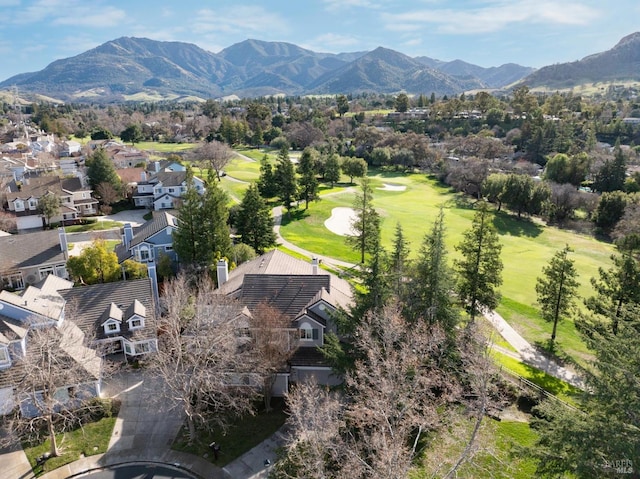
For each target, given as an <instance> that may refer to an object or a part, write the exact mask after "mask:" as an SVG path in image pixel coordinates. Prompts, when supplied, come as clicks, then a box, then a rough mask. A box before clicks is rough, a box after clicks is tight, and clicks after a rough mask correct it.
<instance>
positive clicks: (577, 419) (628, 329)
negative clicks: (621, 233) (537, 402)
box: [529, 308, 640, 479]
mask: <svg viewBox="0 0 640 479" xmlns="http://www.w3.org/2000/svg"><path fill="white" fill-rule="evenodd" d="M622 318H623V321H621V322H620V330H619V332H618V334H617V335H615V334H612V333H611V332H610V331H589V332H588V334H584V339H585V341H586V343H587V346H588V347H589V350H591V351H593V352H594V354H595V357H596V359H595V361H593V370H590V369H588V370H586V374H587V388H586V389H587V391H588V392H585V393H584V394H583V396H582V398H581V399H582V400H581V403H580V411H575V410H573V409H568V408H566V407H565V406H563V405H560V404H559V403H558V402H556V401H545V402H544V403H543V404H542V405H541V406H538V407H537V408H536V410H535V414H534V416H533V418H534V419H533V421H532V423H531V426H532V428H533V429H535V430H536V431H537V432H538V440H537V442H536V444H535V445H534V446H532V447H531V448H530V449H529V452H530V454H531V455H532V456H533V457H534V458H535V459H537V461H536V463H537V468H538V470H537V471H536V477H580V478H589V479H591V478H593V479H599V478H603V477H630V478H631V477H636V476H637V471H638V460H639V459H638V458H640V434H639V433H638V431H640V415H639V414H638V411H640V381H638V377H639V376H640V311H639V310H638V309H637V308H631V309H628V310H625V311H624V313H623V315H622ZM609 320H610V321H613V318H609Z"/></svg>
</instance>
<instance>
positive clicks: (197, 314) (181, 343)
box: [149, 275, 260, 441]
mask: <svg viewBox="0 0 640 479" xmlns="http://www.w3.org/2000/svg"><path fill="white" fill-rule="evenodd" d="M213 291H214V285H213V283H212V282H211V280H210V279H209V278H208V277H204V278H202V279H200V280H199V281H198V282H197V283H196V284H189V281H188V280H187V278H186V277H185V276H184V275H179V276H178V277H177V278H175V279H173V280H172V281H169V282H168V283H167V285H166V287H165V294H164V298H163V299H164V307H165V314H164V316H163V317H162V319H161V320H160V334H159V338H158V340H159V345H158V346H159V347H158V349H159V351H158V353H157V354H156V355H154V357H153V359H152V360H151V361H149V371H150V372H151V373H152V374H153V375H154V376H156V377H158V378H159V379H161V380H162V381H163V382H164V383H165V387H164V388H161V390H160V391H159V396H161V397H162V400H163V401H169V402H170V403H172V404H175V403H176V402H177V403H179V406H180V407H181V408H182V409H183V410H184V413H185V415H186V418H187V424H188V428H189V436H190V440H191V441H193V440H194V439H195V437H196V427H198V426H201V427H204V428H207V429H209V430H211V429H213V428H220V429H223V430H224V429H226V428H227V427H228V421H229V419H230V418H231V417H232V416H234V415H241V414H246V413H251V412H252V401H253V400H254V399H255V398H256V397H257V396H258V394H259V393H260V387H259V386H260V383H259V378H256V377H255V373H254V372H255V370H256V365H255V364H254V362H253V361H254V356H253V354H252V351H251V338H250V337H249V336H248V335H247V336H242V335H240V334H238V333H239V331H241V330H242V329H245V328H247V327H248V323H246V324H244V325H243V324H242V323H241V321H242V319H239V317H241V307H240V306H239V303H237V302H235V301H234V300H232V299H230V298H227V297H225V296H222V295H218V294H215V293H214V292H213ZM243 326H244V328H243Z"/></svg>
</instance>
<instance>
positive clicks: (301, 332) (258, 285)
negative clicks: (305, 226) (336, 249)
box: [218, 250, 351, 394]
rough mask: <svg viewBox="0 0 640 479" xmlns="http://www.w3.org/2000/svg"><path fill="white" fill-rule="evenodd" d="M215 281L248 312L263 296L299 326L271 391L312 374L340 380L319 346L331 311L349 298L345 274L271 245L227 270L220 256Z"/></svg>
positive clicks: (322, 380)
mask: <svg viewBox="0 0 640 479" xmlns="http://www.w3.org/2000/svg"><path fill="white" fill-rule="evenodd" d="M218 284H219V287H218V292H219V293H221V294H225V295H227V296H230V297H233V298H236V299H237V300H238V301H239V302H240V303H241V304H242V305H244V306H245V307H246V308H247V309H248V311H249V312H251V311H252V309H253V308H255V307H256V306H257V305H258V304H260V303H262V302H266V303H267V304H269V305H271V306H274V307H275V308H277V309H278V310H279V311H280V312H282V313H283V314H285V315H286V316H287V317H288V318H289V319H290V320H291V328H294V329H297V330H298V337H299V340H298V343H297V345H296V347H297V349H296V351H295V353H294V354H293V356H292V358H291V359H290V361H289V367H288V369H287V370H286V371H282V373H281V374H280V378H279V381H278V382H279V387H278V389H279V390H275V391H274V393H275V394H282V393H283V392H284V391H286V389H287V388H288V383H289V382H294V383H295V382H302V381H308V380H310V379H313V380H315V381H316V382H318V383H319V384H326V385H336V384H339V383H340V382H341V381H342V379H341V378H340V377H339V376H337V375H336V374H334V372H333V370H332V368H331V367H330V366H329V365H328V364H327V362H326V361H325V359H324V357H323V355H322V353H321V352H320V351H319V349H318V348H319V347H321V346H323V345H324V337H325V334H327V333H328V332H336V326H335V323H334V321H333V315H334V314H335V313H336V311H337V310H338V309H339V308H345V309H346V308H348V307H349V306H350V304H351V286H350V285H349V283H348V282H347V281H346V280H344V279H342V278H339V277H338V276H336V275H334V274H331V273H328V272H325V271H324V270H321V269H320V267H319V264H318V261H317V260H316V259H314V260H312V263H311V264H309V263H308V262H306V261H302V260H299V259H297V258H294V257H292V256H289V255H288V254H286V253H283V252H281V251H279V250H273V251H270V252H269V253H266V254H264V255H262V256H259V257H258V258H256V259H254V260H252V261H248V262H246V263H243V264H241V265H240V266H238V267H237V268H236V269H234V270H233V271H231V272H229V271H228V269H227V265H226V262H225V261H220V262H219V263H218Z"/></svg>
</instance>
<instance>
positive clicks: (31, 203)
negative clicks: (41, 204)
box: [29, 200, 38, 210]
mask: <svg viewBox="0 0 640 479" xmlns="http://www.w3.org/2000/svg"><path fill="white" fill-rule="evenodd" d="M37 206H38V202H37V201H36V200H29V209H30V210H35V209H36V207H37Z"/></svg>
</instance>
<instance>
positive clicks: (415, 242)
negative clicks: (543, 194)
mask: <svg viewBox="0 0 640 479" xmlns="http://www.w3.org/2000/svg"><path fill="white" fill-rule="evenodd" d="M370 177H371V180H372V186H373V188H374V203H373V204H374V206H375V207H376V209H377V210H378V212H379V213H380V215H381V217H382V220H383V221H382V241H383V245H384V246H385V247H387V248H389V247H390V246H391V244H392V240H393V235H394V232H395V227H396V224H397V223H398V222H399V223H400V224H401V225H402V227H403V230H404V233H405V237H406V238H407V239H408V241H409V242H410V247H411V249H412V253H413V254H414V255H415V253H416V252H417V250H418V248H419V246H420V243H421V242H422V238H423V237H424V235H425V233H427V232H428V231H429V229H430V227H431V224H432V222H433V220H434V218H435V217H436V215H437V213H438V210H439V208H440V206H443V207H444V212H445V222H446V225H447V239H446V242H447V245H448V247H449V252H450V255H449V256H450V260H452V259H454V258H455V257H456V255H457V253H456V251H455V250H454V245H456V244H458V243H459V242H460V240H461V239H462V234H463V232H464V231H466V230H467V229H468V228H469V227H470V225H471V220H472V218H473V215H474V209H473V204H472V202H471V201H470V199H469V198H468V197H466V196H463V195H460V194H457V193H453V192H452V191H451V190H450V189H449V188H445V187H443V186H442V185H440V184H439V183H437V182H436V181H435V180H433V179H429V178H427V177H426V176H425V175H424V174H403V173H396V172H375V171H372V172H370ZM383 183H387V184H392V185H405V186H406V190H405V191H383V190H380V189H378V188H381V187H382V185H383ZM353 200H354V195H353V194H352V193H345V194H344V195H332V196H325V197H323V198H322V200H321V201H319V202H316V203H312V204H311V205H310V207H309V210H307V211H303V212H298V213H297V214H295V215H293V217H294V219H295V221H286V219H285V221H284V222H283V227H282V228H281V233H282V235H283V237H284V238H285V239H287V240H288V241H291V242H292V243H294V244H296V245H297V246H300V247H302V248H305V249H308V250H310V251H314V252H317V253H318V254H323V255H328V256H332V257H335V258H338V259H342V260H345V261H351V262H355V261H358V254H357V253H356V252H355V251H353V249H352V248H350V247H347V246H346V244H345V240H344V237H341V236H338V235H335V234H333V233H331V232H330V231H328V230H327V229H326V228H325V227H324V221H325V220H326V219H327V218H329V217H330V216H331V210H332V209H333V208H335V207H338V206H351V205H352V204H353ZM494 224H495V226H496V228H497V230H498V233H499V235H500V241H501V243H502V245H503V250H502V260H503V263H504V271H503V285H502V287H501V288H500V290H501V293H502V295H503V298H504V300H503V305H504V304H509V305H514V304H519V305H521V306H520V307H521V308H524V309H525V310H527V311H528V313H527V315H526V316H524V317H523V320H522V326H524V325H525V324H526V323H531V328H524V327H520V326H518V324H519V323H516V326H517V329H520V332H521V334H523V336H524V337H525V338H526V339H527V340H528V341H530V342H531V343H536V342H539V341H542V342H544V341H545V340H546V339H547V338H546V337H545V334H546V335H547V336H548V335H550V333H551V325H550V324H548V323H546V322H544V321H543V320H542V319H541V318H540V317H539V315H538V314H534V313H536V310H535V306H536V293H535V283H536V279H537V277H538V276H539V275H540V274H541V270H542V267H543V266H544V265H546V264H547V263H548V261H549V260H550V259H551V257H552V256H553V255H554V253H555V252H556V251H557V250H558V249H560V248H562V247H564V245H565V244H569V245H571V247H572V248H573V249H574V251H575V252H574V253H572V257H573V258H574V259H575V262H576V269H577V271H578V274H579V281H580V288H579V294H580V295H582V296H588V295H591V294H592V292H591V286H590V283H589V279H590V278H591V277H593V276H596V275H597V272H598V268H599V267H601V266H603V267H608V265H609V264H610V260H609V256H610V255H611V253H612V252H613V250H614V249H613V247H612V245H610V244H607V243H603V242H600V241H597V240H595V239H594V238H592V237H589V236H586V235H579V234H576V233H573V232H571V231H567V230H561V229H558V228H555V227H547V226H544V225H542V224H539V223H538V222H536V221H533V220H529V219H521V220H518V219H517V218H516V217H515V215H511V214H508V213H505V212H499V213H496V215H495V220H494ZM507 319H509V318H507ZM561 328H562V329H561V330H560V331H559V333H558V339H559V343H560V350H561V352H563V353H564V354H568V355H569V356H576V360H578V361H581V360H583V359H585V358H586V357H588V351H587V350H586V348H585V347H584V345H583V344H582V342H581V340H580V339H579V338H578V335H577V333H576V331H575V328H574V327H573V323H572V322H570V321H568V322H567V323H566V324H564V325H561ZM534 331H537V332H536V333H535V334H533V332H534Z"/></svg>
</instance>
